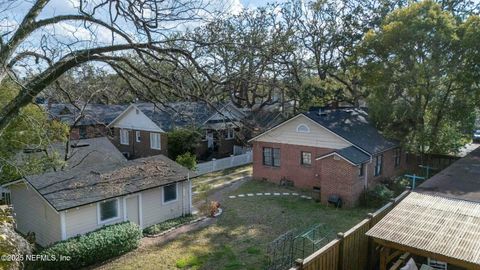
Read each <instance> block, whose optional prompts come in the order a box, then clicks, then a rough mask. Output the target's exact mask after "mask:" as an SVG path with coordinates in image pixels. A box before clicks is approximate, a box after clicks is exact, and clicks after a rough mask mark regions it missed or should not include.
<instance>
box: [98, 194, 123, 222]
mask: <svg viewBox="0 0 480 270" xmlns="http://www.w3.org/2000/svg"><path fill="white" fill-rule="evenodd" d="M98 208H99V210H98V214H99V221H100V223H103V222H107V221H109V220H113V219H116V218H118V217H119V215H118V199H113V200H108V201H104V202H101V203H99V205H98Z"/></svg>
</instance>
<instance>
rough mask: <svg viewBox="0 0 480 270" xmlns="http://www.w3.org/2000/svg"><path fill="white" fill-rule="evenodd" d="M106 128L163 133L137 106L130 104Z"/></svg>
mask: <svg viewBox="0 0 480 270" xmlns="http://www.w3.org/2000/svg"><path fill="white" fill-rule="evenodd" d="M108 127H117V128H128V129H137V130H146V131H154V132H164V130H163V129H162V128H161V127H159V126H158V124H157V123H155V122H154V121H152V119H151V118H150V117H149V116H147V115H146V114H145V113H144V112H143V111H142V110H141V109H140V108H139V107H138V106H137V104H133V103H132V104H130V106H128V108H126V109H125V110H124V111H123V112H122V113H121V114H120V115H118V117H117V118H115V120H113V121H112V122H111V123H110V124H109V125H108Z"/></svg>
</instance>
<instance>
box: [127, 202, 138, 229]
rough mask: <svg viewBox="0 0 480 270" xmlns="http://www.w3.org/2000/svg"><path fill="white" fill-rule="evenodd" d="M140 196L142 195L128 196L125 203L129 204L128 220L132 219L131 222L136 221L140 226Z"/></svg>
mask: <svg viewBox="0 0 480 270" xmlns="http://www.w3.org/2000/svg"><path fill="white" fill-rule="evenodd" d="M139 198H140V196H138V195H134V196H131V197H128V198H127V199H126V200H125V203H126V204H127V206H126V209H127V220H130V221H131V222H133V223H136V224H137V225H139V226H140V208H139V206H140V204H139V201H138V200H139Z"/></svg>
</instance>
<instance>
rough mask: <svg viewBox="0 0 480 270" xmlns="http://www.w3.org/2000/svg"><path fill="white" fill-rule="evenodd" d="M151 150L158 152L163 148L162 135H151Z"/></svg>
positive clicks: (152, 133)
mask: <svg viewBox="0 0 480 270" xmlns="http://www.w3.org/2000/svg"><path fill="white" fill-rule="evenodd" d="M150 148H152V149H157V150H160V149H161V148H162V147H161V143H160V133H154V132H151V133H150Z"/></svg>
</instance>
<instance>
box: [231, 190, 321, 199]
mask: <svg viewBox="0 0 480 270" xmlns="http://www.w3.org/2000/svg"><path fill="white" fill-rule="evenodd" d="M253 196H299V197H300V198H303V199H307V200H311V199H312V197H310V196H305V195H300V194H298V193H295V192H292V193H289V192H281V193H280V192H257V193H246V194H238V195H231V196H228V198H230V199H235V198H245V197H253Z"/></svg>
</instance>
